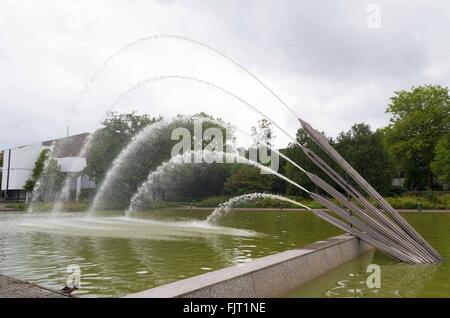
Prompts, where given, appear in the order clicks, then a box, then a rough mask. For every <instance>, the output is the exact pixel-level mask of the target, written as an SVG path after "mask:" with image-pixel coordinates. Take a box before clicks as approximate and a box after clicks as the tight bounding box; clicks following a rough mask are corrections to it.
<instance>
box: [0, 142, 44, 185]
mask: <svg viewBox="0 0 450 318" xmlns="http://www.w3.org/2000/svg"><path fill="white" fill-rule="evenodd" d="M44 148H46V147H43V146H42V145H41V144H35V145H29V146H23V147H19V148H13V149H11V161H10V164H11V167H10V170H9V184H8V189H9V190H22V189H23V186H24V185H25V182H26V181H27V180H28V178H29V177H30V176H31V173H32V171H33V168H34V163H35V162H36V159H37V158H38V156H39V154H40V153H41V151H42V150H43V149H44ZM3 154H4V157H3V167H2V188H1V190H6V181H7V178H8V160H9V151H8V150H4V151H3Z"/></svg>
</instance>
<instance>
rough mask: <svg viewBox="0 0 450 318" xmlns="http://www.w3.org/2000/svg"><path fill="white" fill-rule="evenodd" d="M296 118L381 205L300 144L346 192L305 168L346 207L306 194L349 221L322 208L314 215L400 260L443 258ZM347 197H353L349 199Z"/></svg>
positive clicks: (423, 261) (421, 261) (422, 261)
mask: <svg viewBox="0 0 450 318" xmlns="http://www.w3.org/2000/svg"><path fill="white" fill-rule="evenodd" d="M299 121H300V123H301V125H302V127H303V129H304V130H305V131H306V132H307V133H308V135H309V136H310V137H311V138H312V139H313V140H314V142H315V143H316V144H317V145H318V146H319V147H320V148H321V149H322V150H323V151H325V153H327V154H328V155H329V156H330V158H331V159H333V161H334V162H336V163H337V164H338V165H339V166H340V167H341V168H342V169H343V170H344V171H345V172H346V174H347V175H348V176H349V177H350V178H351V179H352V180H353V181H354V182H355V183H356V184H357V185H358V186H359V187H360V188H361V189H363V190H364V191H365V192H366V193H367V194H368V195H369V197H370V198H372V199H373V200H374V201H375V202H376V203H377V204H378V205H379V206H380V208H377V207H375V206H374V205H372V204H371V203H370V202H369V200H368V199H367V198H366V197H365V196H364V195H363V194H361V193H360V192H359V191H358V190H357V189H356V188H355V187H354V186H353V185H351V184H350V182H349V180H348V179H347V180H345V179H344V178H343V177H342V176H340V175H339V174H338V173H337V172H336V171H335V170H333V169H332V168H331V167H330V166H329V165H328V164H327V163H325V161H323V160H322V159H321V158H320V157H319V156H317V155H316V154H315V153H314V152H313V151H311V150H310V149H308V148H306V147H305V146H303V145H300V147H301V148H302V150H303V152H304V153H305V154H306V156H307V157H308V158H309V159H310V160H311V161H312V162H313V163H314V164H315V165H316V166H317V167H319V168H320V169H321V170H322V171H323V172H324V173H325V174H326V175H327V176H328V177H329V178H330V179H331V180H333V181H334V182H335V183H336V184H337V185H339V187H341V188H342V189H343V190H344V191H345V192H346V193H347V195H348V197H346V196H345V195H343V194H342V193H341V192H339V191H338V190H336V189H334V188H333V187H332V186H331V185H329V184H328V183H327V182H325V181H324V180H322V179H321V178H319V177H318V176H316V175H315V174H313V173H310V172H306V171H305V173H306V175H307V176H308V177H309V179H310V180H311V181H312V182H313V183H314V184H315V185H317V186H318V187H319V188H320V189H322V190H323V191H325V192H326V193H328V194H329V195H331V196H332V197H333V198H334V199H336V200H337V201H338V202H340V203H341V204H342V205H343V206H344V207H345V208H347V209H348V210H346V209H344V208H343V207H340V206H339V205H337V204H335V203H334V202H332V201H330V200H329V199H327V198H325V197H323V196H322V195H320V194H317V193H312V192H309V196H310V197H311V198H312V199H314V200H315V201H317V202H319V203H320V204H321V205H322V206H324V207H326V208H327V209H329V210H331V211H332V212H334V213H335V214H337V215H338V216H339V217H340V218H341V219H344V220H345V221H347V222H349V223H345V222H343V221H341V220H340V219H337V218H335V217H333V216H331V215H329V213H327V212H324V211H315V214H316V215H317V216H319V217H320V218H322V219H324V220H326V221H328V222H330V223H332V224H333V225H335V226H337V227H339V228H341V229H342V230H344V231H346V232H349V233H350V234H353V235H355V236H357V237H359V238H361V239H362V240H363V241H365V242H367V243H369V244H371V245H373V246H374V247H376V248H378V249H380V250H381V251H383V252H385V253H386V254H388V255H391V256H393V257H394V258H397V259H399V260H401V261H404V262H407V263H411V264H431V263H438V262H441V261H442V260H443V259H442V257H441V256H440V255H439V253H438V252H436V251H435V250H434V249H433V247H432V246H431V245H430V244H429V243H428V242H427V241H426V240H425V239H424V238H423V237H422V236H421V235H420V234H419V233H418V232H417V231H416V230H415V229H414V228H413V227H412V226H411V225H410V224H409V223H408V222H407V221H406V220H405V219H404V218H403V217H402V216H401V215H400V214H399V213H398V212H397V211H396V210H395V209H394V208H393V207H392V206H391V205H390V204H389V203H388V202H387V201H386V200H385V199H384V198H383V197H382V196H381V195H380V194H379V193H378V192H377V191H376V190H375V189H374V188H373V187H372V186H371V185H370V184H369V183H368V182H367V181H366V180H365V179H364V178H363V177H362V176H361V175H360V174H359V173H358V172H357V171H356V170H355V169H354V168H353V167H352V166H351V165H350V164H349V163H348V162H347V161H345V159H344V158H342V156H341V155H340V154H339V153H338V152H337V151H336V150H335V149H334V148H333V147H331V146H330V144H329V143H328V141H327V140H326V139H325V138H324V137H323V136H322V135H321V134H320V133H319V132H318V131H316V130H315V129H314V128H313V127H311V125H309V124H308V123H307V122H305V121H304V120H302V119H299ZM350 197H351V198H353V200H354V201H351V200H350V199H349V198H350ZM354 202H355V203H354Z"/></svg>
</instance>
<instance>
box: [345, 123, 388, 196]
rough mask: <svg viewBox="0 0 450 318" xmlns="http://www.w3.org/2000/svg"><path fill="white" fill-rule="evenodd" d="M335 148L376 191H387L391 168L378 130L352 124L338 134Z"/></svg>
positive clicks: (361, 124) (362, 124) (365, 125)
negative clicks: (374, 130)
mask: <svg viewBox="0 0 450 318" xmlns="http://www.w3.org/2000/svg"><path fill="white" fill-rule="evenodd" d="M336 150H337V151H338V152H339V153H340V154H341V155H342V156H343V157H344V158H345V159H346V160H347V161H348V162H349V163H350V164H351V165H352V166H353V168H355V169H356V171H358V172H359V173H360V174H361V175H362V176H363V177H364V178H365V179H366V180H367V181H368V182H369V183H370V184H371V185H372V186H373V187H374V188H375V189H376V190H377V191H378V192H380V193H381V194H387V193H389V191H390V189H391V187H392V186H391V182H392V177H393V173H392V172H393V169H392V164H391V161H390V159H389V155H388V153H387V151H386V149H385V147H384V145H383V141H382V135H381V133H380V132H379V131H377V132H372V131H371V129H370V126H369V125H367V124H364V123H360V124H354V125H353V126H352V127H351V129H350V130H349V131H346V132H341V133H340V134H339V136H338V137H337V139H336Z"/></svg>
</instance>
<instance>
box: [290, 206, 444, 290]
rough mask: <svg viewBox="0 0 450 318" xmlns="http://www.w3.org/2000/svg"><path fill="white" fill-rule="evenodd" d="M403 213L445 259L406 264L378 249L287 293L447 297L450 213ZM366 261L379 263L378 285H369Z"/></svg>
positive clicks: (367, 263) (367, 262)
mask: <svg viewBox="0 0 450 318" xmlns="http://www.w3.org/2000/svg"><path fill="white" fill-rule="evenodd" d="M403 216H404V217H405V218H406V219H407V220H408V222H410V224H411V225H412V226H414V228H416V229H417V230H418V231H419V232H420V233H421V234H422V235H423V237H424V238H425V239H427V240H428V242H429V243H430V244H431V245H432V246H433V247H435V248H436V249H437V250H438V251H439V253H440V254H441V255H442V256H443V257H444V259H446V261H445V262H444V263H442V264H439V265H408V264H404V263H398V262H395V261H393V259H392V258H389V257H387V256H384V255H383V254H381V253H379V252H375V253H368V254H366V255H363V256H361V257H359V258H357V259H355V260H352V261H350V262H347V263H345V264H343V265H342V266H340V267H338V268H336V269H334V270H332V271H330V272H328V273H326V274H325V275H322V276H321V277H318V278H316V279H314V280H312V281H310V282H308V283H306V284H304V285H303V286H301V287H300V288H299V289H298V290H295V291H293V292H291V293H290V294H289V295H287V297H450V265H449V262H448V260H450V213H438V212H437V213H428V212H427V213H420V214H419V213H404V214H403ZM369 264H377V265H379V266H380V278H381V286H380V288H368V285H367V283H366V282H367V279H368V278H369V275H370V273H367V266H368V265H369Z"/></svg>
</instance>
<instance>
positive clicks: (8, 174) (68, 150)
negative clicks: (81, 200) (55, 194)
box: [1, 133, 95, 200]
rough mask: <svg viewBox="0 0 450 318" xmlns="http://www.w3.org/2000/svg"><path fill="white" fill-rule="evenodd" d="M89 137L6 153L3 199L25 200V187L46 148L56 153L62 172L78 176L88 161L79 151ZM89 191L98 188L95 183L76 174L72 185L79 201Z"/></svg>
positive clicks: (43, 143)
mask: <svg viewBox="0 0 450 318" xmlns="http://www.w3.org/2000/svg"><path fill="white" fill-rule="evenodd" d="M88 137H89V133H84V134H78V135H73V136H68V137H65V138H60V139H54V140H48V141H44V142H42V143H38V144H34V145H26V146H21V147H16V148H11V149H6V150H3V167H2V182H1V191H2V194H3V196H4V197H5V198H6V199H10V200H24V199H25V197H26V193H25V191H24V190H23V187H24V186H25V182H26V181H27V180H28V179H29V178H30V177H31V174H32V171H33V168H34V166H35V162H36V160H37V158H38V157H39V154H40V153H41V151H42V150H44V149H51V150H52V151H53V153H54V155H55V157H56V158H57V160H58V164H59V165H60V167H61V171H62V172H64V173H66V174H72V175H74V176H75V175H77V174H78V172H80V171H81V170H82V169H84V167H85V166H86V159H85V158H83V157H81V156H80V151H81V149H82V147H83V145H84V143H85V142H86V139H87V138H88ZM87 188H95V184H94V183H93V182H92V181H90V180H89V179H88V178H87V177H85V176H78V175H77V176H76V179H74V180H72V182H71V190H74V192H76V195H75V196H76V197H77V198H78V196H79V194H80V192H81V190H82V189H87Z"/></svg>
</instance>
